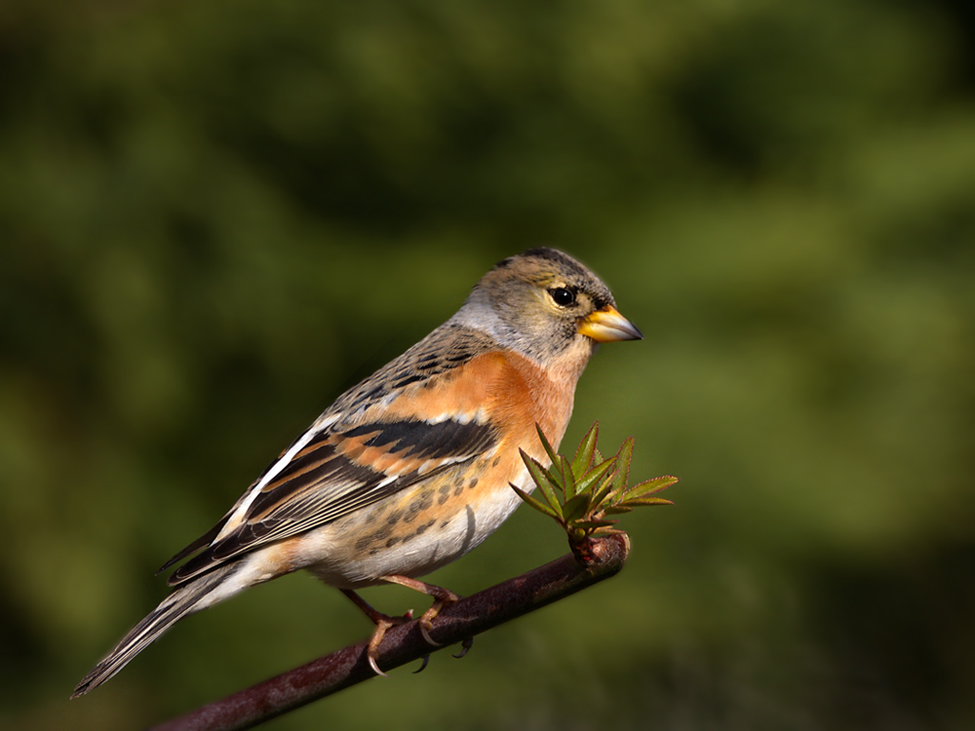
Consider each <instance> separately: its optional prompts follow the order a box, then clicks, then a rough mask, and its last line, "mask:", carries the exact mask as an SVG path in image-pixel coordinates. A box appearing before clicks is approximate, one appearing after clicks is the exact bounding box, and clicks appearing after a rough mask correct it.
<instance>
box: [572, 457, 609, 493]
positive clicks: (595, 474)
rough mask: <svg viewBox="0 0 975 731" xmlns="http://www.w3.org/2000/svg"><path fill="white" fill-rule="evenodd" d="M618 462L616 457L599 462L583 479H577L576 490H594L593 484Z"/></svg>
mask: <svg viewBox="0 0 975 731" xmlns="http://www.w3.org/2000/svg"><path fill="white" fill-rule="evenodd" d="M614 464H616V458H615V457H613V458H611V459H608V460H606V461H605V462H602V463H597V464H596V466H595V467H593V468H592V469H591V470H589V471H588V472H587V473H586V474H585V475H583V477H582V478H581V479H578V480H577V481H576V492H577V493H578V492H592V490H591V488H592V486H593V485H594V484H595V483H596V482H597V481H598V480H599V479H601V478H602V477H603V475H605V474H606V472H607V471H608V470H609V469H611V468H612V467H613V465H614Z"/></svg>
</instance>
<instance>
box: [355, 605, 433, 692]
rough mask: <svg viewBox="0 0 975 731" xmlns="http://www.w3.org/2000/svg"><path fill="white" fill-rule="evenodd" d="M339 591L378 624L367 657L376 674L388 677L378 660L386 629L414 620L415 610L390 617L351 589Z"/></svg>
mask: <svg viewBox="0 0 975 731" xmlns="http://www.w3.org/2000/svg"><path fill="white" fill-rule="evenodd" d="M339 591H341V592H342V593H343V594H345V595H346V596H347V597H349V599H351V600H352V603H353V604H355V605H356V606H357V607H359V609H361V610H362V613H363V614H365V615H366V616H367V617H369V619H371V620H372V621H373V623H374V624H375V625H376V631H375V632H373V633H372V639H370V640H369V647H368V649H367V650H366V657H367V658H368V659H369V667H371V668H372V669H373V670H374V671H375V672H376V675H382V676H383V677H384V678H388V677H389V676H388V675H386V673H384V672H383V671H382V670H380V669H379V664H378V663H377V662H376V658H378V657H379V644H380V643H381V642H382V641H383V637H384V636H385V635H386V630H388V629H389V628H390V627H395V626H396V625H398V624H403V623H404V622H409V621H410V620H412V619H413V610H412V609H411V610H409V611H408V612H407V613H406V614H404V615H403V616H402V617H390V616H389V615H388V614H383V613H382V612H380V611H377V610H376V609H374V608H373V607H372V606H371V605H370V604H369V602H367V601H366V600H365V599H363V598H362V597H361V596H359V595H358V594H356V593H355V592H354V591H352V590H351V589H340V590H339ZM424 616H426V615H424Z"/></svg>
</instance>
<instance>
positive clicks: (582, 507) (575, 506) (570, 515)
mask: <svg viewBox="0 0 975 731" xmlns="http://www.w3.org/2000/svg"><path fill="white" fill-rule="evenodd" d="M588 510H589V495H587V494H586V493H583V494H581V495H576V496H575V497H574V498H572V499H571V500H566V501H565V505H563V506H562V515H563V516H564V517H565V522H566V523H572V522H573V521H577V520H579V519H580V518H582V517H583V516H584V515H585V514H586V512H587V511H588Z"/></svg>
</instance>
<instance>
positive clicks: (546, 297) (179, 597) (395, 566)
mask: <svg viewBox="0 0 975 731" xmlns="http://www.w3.org/2000/svg"><path fill="white" fill-rule="evenodd" d="M641 338H642V335H641V334H640V331H639V330H637V329H636V328H635V327H634V326H633V325H632V324H631V323H630V322H629V321H628V320H627V319H626V318H624V317H623V316H622V315H621V314H620V313H619V312H618V311H617V310H616V307H615V303H614V300H613V295H612V294H611V293H610V291H609V289H608V288H607V287H606V285H605V284H603V283H602V282H601V281H600V280H599V279H598V278H597V277H596V276H595V275H594V274H593V273H592V272H590V271H589V270H588V269H587V268H586V267H584V266H583V265H582V264H580V263H579V262H577V261H576V260H575V259H572V258H571V257H569V256H567V255H566V254H563V253H562V252H559V251H556V250H554V249H547V248H539V249H531V250H529V251H526V252H524V253H523V254H519V255H517V256H512V257H510V258H508V259H505V260H503V261H501V262H499V263H498V264H497V265H496V266H495V267H494V268H493V269H491V271H489V272H488V273H487V274H486V275H484V277H483V278H482V279H481V280H480V281H479V282H478V283H477V284H476V285H475V287H474V288H473V290H472V291H471V293H470V295H469V296H468V298H467V300H466V301H465V302H464V305H463V306H462V307H461V308H460V310H458V311H457V313H456V314H455V315H454V316H453V317H451V318H450V319H449V320H448V321H447V322H445V323H444V324H443V325H441V326H440V327H438V328H437V329H435V330H434V331H433V332H432V333H430V334H429V335H428V336H427V337H425V338H424V339H423V340H421V341H420V342H419V343H417V344H416V345H414V346H413V347H412V348H410V349H409V350H407V351H406V352H405V353H404V354H403V355H401V356H400V357H399V358H396V359H395V360H394V361H392V362H391V363H389V364H388V365H386V366H385V367H383V368H381V369H380V370H379V371H377V372H376V373H375V374H374V375H372V376H370V377H369V378H367V379H366V380H364V381H363V382H362V383H360V384H358V385H357V386H354V387H353V388H352V389H350V390H349V391H347V392H346V393H345V394H343V395H342V396H341V397H340V398H339V399H338V400H337V401H336V402H335V403H334V404H332V406H331V407H329V408H328V409H327V410H326V411H325V412H324V413H323V414H322V415H321V416H320V417H319V418H318V419H317V420H316V421H315V423H314V424H312V425H311V427H310V428H309V429H308V430H307V431H306V432H305V433H304V434H302V435H301V436H300V437H298V439H297V440H295V441H294V442H293V443H292V444H291V446H289V447H288V448H287V449H286V450H285V451H284V452H282V453H281V455H280V456H279V457H278V459H276V460H275V461H274V462H272V463H271V465H270V466H269V467H268V468H267V469H266V470H265V471H264V472H263V474H261V476H260V477H258V478H257V480H256V481H255V482H254V483H253V484H252V485H251V486H250V487H249V488H248V490H247V491H246V492H245V493H244V494H243V495H242V496H241V498H240V499H239V500H238V501H237V502H236V504H234V506H233V507H232V508H231V509H230V510H229V511H228V512H227V514H226V515H224V516H223V518H222V519H221V520H220V522H218V523H217V524H216V525H215V526H214V527H213V528H212V529H211V530H210V531H209V532H207V533H206V534H205V535H203V536H201V537H200V538H198V539H197V540H195V541H193V542H192V543H191V544H190V545H188V546H187V547H186V548H184V549H183V550H182V551H180V552H179V553H177V554H176V555H175V556H174V557H173V558H172V559H170V560H169V561H168V562H166V564H165V565H164V566H163V567H162V569H160V571H163V570H165V569H167V568H169V567H171V566H173V565H175V564H177V563H179V562H180V561H183V560H184V559H188V560H186V561H185V562H184V563H183V564H182V565H181V566H179V568H177V569H176V571H175V572H174V573H173V575H172V576H171V577H170V579H169V584H170V585H171V586H173V587H175V589H174V590H173V592H172V593H171V594H170V595H169V596H168V597H166V598H165V599H164V600H163V601H162V603H161V604H160V605H159V606H158V607H156V609H154V610H153V611H152V612H151V613H150V614H149V615H148V616H147V617H146V618H145V619H143V620H142V621H141V622H139V624H137V625H136V626H135V627H134V628H133V629H132V630H131V631H130V632H129V633H128V634H127V635H126V636H125V637H124V638H123V639H122V641H121V642H119V644H118V646H117V647H116V648H115V649H114V650H112V651H111V652H110V653H109V654H108V656H107V657H106V658H105V659H104V660H102V661H101V662H100V663H98V665H97V666H95V668H94V669H93V670H92V671H91V672H90V673H89V674H88V675H87V676H85V678H84V679H83V680H82V681H81V682H80V683H79V684H78V686H77V687H76V688H75V691H74V695H73V696H72V697H73V698H74V697H77V696H80V695H83V694H85V693H87V692H88V691H90V690H91V689H92V688H95V687H97V686H99V685H101V684H102V683H104V682H105V681H106V680H108V679H109V678H111V677H112V676H113V675H115V674H116V673H117V672H118V671H119V670H121V669H122V668H123V667H124V666H125V665H126V664H127V663H128V662H129V661H131V660H132V658H134V657H135V656H136V655H137V654H138V653H139V652H141V651H142V650H143V649H145V648H146V646H148V645H149V644H150V643H151V642H153V641H154V640H155V639H156V638H158V637H159V636H160V635H161V634H162V633H163V632H165V631H166V630H167V629H169V627H171V626H172V625H173V624H174V623H175V622H177V621H178V620H180V619H182V618H183V617H185V616H187V615H189V614H192V613H194V612H198V611H200V610H201V609H205V608H207V607H210V606H212V605H214V604H216V603H217V602H221V601H223V600H225V599H229V598H230V597H232V596H234V595H235V594H237V593H238V592H240V591H243V590H244V589H247V588H248V587H251V586H254V585H255V584H261V583H263V582H265V581H269V580H271V579H275V578H277V577H279V576H283V575H284V574H289V573H291V572H293V571H297V570H298V569H305V570H306V571H309V572H311V573H312V574H314V575H315V576H317V577H318V578H319V579H321V580H322V581H324V582H325V583H326V584H328V585H330V586H334V587H336V588H338V589H340V590H341V591H342V592H344V593H345V594H346V595H347V596H349V598H350V599H352V600H353V601H354V602H355V603H356V604H357V606H359V607H360V608H361V609H362V610H363V611H364V612H365V613H366V614H367V615H368V616H369V617H370V619H372V620H373V621H374V622H375V623H376V630H375V632H374V634H373V637H372V639H371V641H370V643H369V648H368V653H367V654H368V658H369V662H370V664H371V665H372V667H373V669H374V670H375V671H376V672H377V673H380V674H382V673H381V671H380V670H379V667H378V665H377V663H376V658H377V656H378V650H379V643H380V641H381V640H382V637H383V634H384V633H385V631H386V629H387V628H388V627H390V626H392V625H393V624H396V623H398V622H401V621H406V620H408V619H409V618H410V615H407V616H406V617H399V618H393V617H388V616H386V615H384V614H381V613H379V612H377V611H376V610H374V609H373V608H372V607H370V606H369V605H368V604H367V603H366V602H365V601H363V600H362V599H361V598H360V597H359V596H358V595H357V594H356V593H355V590H356V589H359V588H362V587H366V586H373V585H376V584H383V583H393V584H401V585H403V586H407V587H410V588H412V589H416V590H418V591H421V592H423V593H425V594H428V595H430V596H432V597H433V599H434V602H433V604H432V606H431V607H430V609H429V610H427V611H426V612H425V613H424V614H423V616H422V617H421V618H420V622H419V624H420V627H421V630H422V631H423V633H424V636H425V637H426V638H427V641H429V642H431V643H432V644H436V643H435V642H433V640H432V639H431V638H430V636H429V630H430V627H431V623H432V620H433V619H434V618H435V617H436V616H437V613H438V612H439V611H440V610H441V609H442V608H443V607H444V606H446V605H448V604H450V603H451V602H454V601H456V600H457V599H458V598H459V597H458V596H457V595H455V594H453V593H452V592H450V591H448V590H446V589H442V588H440V587H436V586H433V585H431V584H426V583H424V582H421V581H419V580H417V579H416V577H417V576H423V575H424V574H427V573H429V572H431V571H433V570H434V569H437V568H439V567H441V566H444V565H445V564H447V563H450V562H451V561H453V560H454V559H457V558H459V557H460V556H463V555H464V554H465V553H467V552H468V551H470V550H471V549H472V548H474V547H475V546H477V545H479V544H480V543H481V542H482V541H483V540H484V539H485V538H487V537H488V536H489V535H490V534H491V533H493V532H494V531H495V530H496V529H497V528H498V526H499V525H501V523H502V522H503V521H504V520H505V519H506V518H507V517H508V516H509V515H511V513H512V512H513V511H514V510H515V508H516V507H517V506H518V505H519V504H520V502H521V500H520V498H519V497H518V495H517V494H516V493H515V491H514V490H512V489H511V487H510V484H515V485H518V486H519V487H520V488H521V489H523V490H531V489H533V487H534V486H533V485H532V483H531V480H530V478H529V476H528V473H527V470H526V469H525V465H524V463H523V461H522V459H521V456H520V454H519V450H520V449H522V450H524V451H525V452H527V453H528V454H530V455H531V456H532V457H534V458H535V459H537V460H539V461H540V462H542V463H543V464H549V463H550V461H549V460H548V458H547V455H546V452H545V451H544V449H543V447H542V445H541V443H540V440H539V439H538V435H537V432H536V424H537V425H538V426H539V427H540V428H541V430H542V431H543V432H544V434H545V435H546V436H547V438H548V440H549V441H550V442H551V444H552V445H553V446H555V448H558V444H559V442H560V441H561V439H562V435H563V434H564V433H565V428H566V425H567V424H568V421H569V416H570V414H571V412H572V401H573V397H574V394H575V387H576V382H577V381H578V379H579V376H580V374H581V373H582V371H583V369H584V368H585V366H586V363H587V362H588V361H589V358H590V356H591V355H592V354H593V351H594V350H595V348H596V345H597V343H602V342H609V341H614V340H634V339H641ZM194 554H195V555H194Z"/></svg>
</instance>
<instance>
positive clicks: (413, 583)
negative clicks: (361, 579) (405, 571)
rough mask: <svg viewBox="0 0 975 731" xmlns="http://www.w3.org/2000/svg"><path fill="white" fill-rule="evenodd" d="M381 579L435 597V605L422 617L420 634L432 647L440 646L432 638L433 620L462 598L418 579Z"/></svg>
mask: <svg viewBox="0 0 975 731" xmlns="http://www.w3.org/2000/svg"><path fill="white" fill-rule="evenodd" d="M380 578H381V579H382V580H383V581H388V582H390V583H391V584H399V585H400V586H405V587H407V588H408V589H413V590H414V591H419V592H422V593H424V594H427V595H428V596H432V597H433V604H432V605H431V607H430V608H429V609H428V610H427V611H425V612H424V613H423V614H422V615H421V617H420V633H421V634H422V635H423V639H425V640H426V641H427V642H429V643H430V644H431V645H434V646H439V645H440V643H439V642H437V641H436V640H434V639H433V638H432V637H431V636H430V630H431V629H433V620H434V619H435V618H436V616H437V615H438V614H440V611H441V610H442V609H443V608H444V607H449V606H450V605H451V604H453V603H454V602H456V601H457V600H458V599H460V597H459V596H458V595H457V594H454V592H452V591H450V590H448V589H444V588H442V587H439V586H434V585H433V584H427V583H426V582H424V581H417V580H416V579H411V578H410V577H408V576H400V575H398V574H391V575H389V576H382V577H380Z"/></svg>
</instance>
